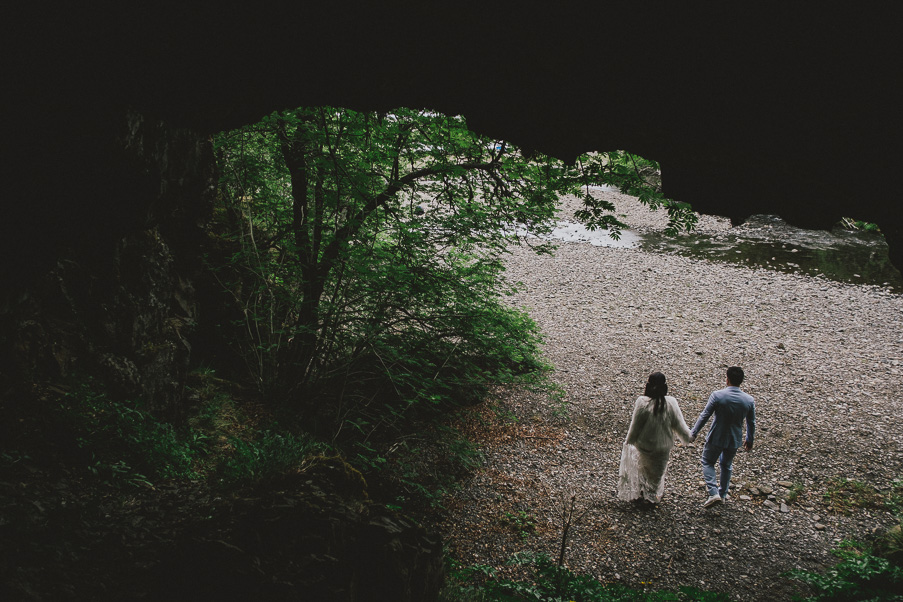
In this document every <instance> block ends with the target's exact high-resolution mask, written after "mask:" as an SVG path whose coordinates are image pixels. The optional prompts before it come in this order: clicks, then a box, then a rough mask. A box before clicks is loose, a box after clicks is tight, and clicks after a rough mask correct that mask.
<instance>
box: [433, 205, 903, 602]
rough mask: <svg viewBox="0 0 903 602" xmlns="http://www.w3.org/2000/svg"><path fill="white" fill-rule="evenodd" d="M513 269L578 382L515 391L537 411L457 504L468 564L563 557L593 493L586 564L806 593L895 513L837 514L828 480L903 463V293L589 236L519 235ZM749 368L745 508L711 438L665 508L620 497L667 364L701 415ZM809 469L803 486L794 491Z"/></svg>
mask: <svg viewBox="0 0 903 602" xmlns="http://www.w3.org/2000/svg"><path fill="white" fill-rule="evenodd" d="M598 194H605V195H606V196H607V198H609V199H610V200H612V201H613V202H615V203H616V205H617V213H619V214H622V215H623V217H622V220H624V221H625V222H626V223H627V224H628V225H630V226H631V227H632V228H635V229H639V230H654V229H662V228H663V227H664V224H665V223H666V222H667V218H666V216H663V215H661V214H653V213H651V212H649V210H648V209H647V208H645V207H643V206H642V205H640V204H639V203H638V202H636V201H635V200H634V199H632V198H630V197H626V196H624V195H621V194H619V193H616V192H611V191H598ZM573 208H574V204H573V203H571V204H566V205H565V208H564V210H563V214H562V216H563V217H566V216H567V214H568V212H569V211H572V210H573ZM728 228H730V224H729V223H728V221H727V220H726V219H723V218H715V217H711V216H704V217H703V218H702V219H701V221H700V230H702V231H704V232H714V231H719V230H726V229H728ZM508 269H509V272H508V274H509V278H510V279H511V280H512V281H516V282H522V283H523V287H522V291H521V292H520V293H518V294H517V295H516V296H514V297H512V298H511V303H512V304H513V305H515V306H518V307H522V308H524V309H526V310H527V311H528V312H529V314H530V315H531V316H532V317H533V319H534V320H536V322H537V323H538V324H539V326H540V328H541V330H542V332H543V333H544V335H545V340H546V342H545V353H546V354H547V356H548V359H549V360H550V361H551V362H552V363H553V364H554V365H555V366H556V368H557V371H556V373H555V375H554V380H555V381H556V382H557V383H558V384H560V386H561V387H562V389H563V392H564V397H563V400H562V402H561V403H556V402H551V401H549V400H548V399H546V398H543V397H540V396H538V395H531V394H526V393H514V394H510V395H506V396H504V397H502V398H501V399H500V404H501V405H502V407H503V408H504V409H505V410H506V411H508V412H510V413H512V414H513V415H515V416H517V419H518V422H517V425H516V426H515V427H514V429H515V432H516V436H512V437H510V438H507V439H505V438H502V439H496V440H492V441H487V442H486V443H485V445H484V451H485V453H486V457H487V461H486V465H485V468H484V469H482V470H480V471H478V472H477V473H476V474H475V475H474V477H473V478H472V479H471V481H470V482H469V483H467V484H466V486H465V488H464V489H463V490H461V491H459V492H456V493H455V494H453V495H452V496H451V497H450V498H449V500H448V504H447V507H448V508H449V509H450V517H449V519H448V520H447V522H446V523H445V525H444V530H445V536H446V538H447V540H448V543H449V547H450V550H451V551H452V553H453V554H454V555H456V556H457V557H458V558H459V560H461V561H462V562H463V563H464V564H466V565H472V564H489V565H493V566H500V565H501V564H502V563H503V562H504V561H505V560H506V559H507V558H508V557H510V555H511V554H512V553H513V552H515V551H518V550H524V549H529V550H534V551H542V552H547V553H549V554H550V555H552V556H553V557H555V556H557V554H558V546H559V545H560V537H561V517H560V514H561V506H562V500H563V499H570V498H571V496H576V497H575V501H576V504H577V507H578V509H579V508H580V507H583V506H586V505H588V504H590V503H593V504H595V505H594V506H593V507H592V509H591V510H590V511H589V512H588V513H587V514H586V516H584V517H583V519H582V520H581V521H580V523H579V524H578V525H577V526H576V527H575V528H573V529H572V530H571V534H570V536H569V546H568V550H567V564H568V566H569V567H570V568H571V569H572V570H574V571H575V572H578V573H586V574H589V575H592V576H594V577H596V578H598V579H600V580H602V581H617V582H621V583H624V584H626V585H629V586H631V587H637V588H643V587H649V588H654V589H663V588H669V589H673V588H676V587H678V586H694V587H699V588H702V589H709V590H715V591H722V592H727V593H729V594H730V595H731V596H732V597H733V598H734V599H737V600H788V599H790V597H791V595H792V594H793V592H794V591H805V590H804V589H803V586H802V585H801V584H800V583H799V582H796V581H790V580H788V579H786V578H784V577H782V576H781V575H782V574H783V573H784V572H785V571H787V570H789V569H793V568H804V569H809V570H812V569H818V568H822V567H824V566H826V565H829V564H833V563H834V562H835V561H836V558H834V557H833V556H832V555H831V554H830V553H829V552H830V550H831V549H832V548H834V547H836V546H837V544H838V542H839V541H840V540H842V539H845V538H855V539H860V540H862V539H867V538H868V537H869V535H870V534H871V533H872V532H873V531H874V530H876V529H882V528H886V527H887V526H889V525H891V524H893V522H894V520H895V519H894V517H893V515H892V514H891V513H890V512H888V511H887V510H885V509H883V508H866V509H862V508H860V509H855V510H853V511H852V512H851V513H850V514H842V513H838V512H834V511H832V510H831V509H830V507H829V504H828V502H829V501H830V500H828V499H827V498H826V497H825V495H824V494H825V492H826V491H827V490H828V487H829V484H830V482H831V479H834V478H846V479H850V480H855V481H861V482H863V483H866V484H868V485H869V486H870V487H875V488H878V489H881V490H886V489H887V488H888V487H889V486H890V483H891V482H892V481H893V480H894V479H901V478H903V422H901V420H900V415H901V413H903V411H901V410H903V391H901V380H903V379H901V375H903V297H901V296H899V295H895V294H892V293H890V292H888V291H886V290H884V289H881V288H878V287H869V286H857V285H851V284H842V283H836V282H831V281H828V280H825V279H821V278H813V277H809V276H803V275H795V274H786V273H782V272H777V271H770V270H765V269H760V268H747V267H743V266H736V265H728V264H724V263H715V262H711V261H707V260H698V259H690V258H686V257H679V256H674V255H664V254H656V253H650V252H644V251H640V250H638V249H631V248H610V247H603V246H592V245H590V244H580V243H567V244H562V245H561V246H560V247H559V249H558V251H557V252H556V253H555V255H553V256H537V255H535V254H534V253H532V252H531V251H530V250H529V249H526V248H516V249H514V250H513V252H512V255H511V257H510V259H509V261H508ZM729 365H739V366H742V367H743V368H744V370H745V371H746V382H745V383H744V385H743V387H742V388H743V389H744V390H746V391H747V392H748V393H750V394H751V395H753V396H754V397H755V399H756V402H757V416H758V421H757V422H758V430H757V437H756V444H755V449H754V450H753V452H751V453H748V454H747V453H743V452H741V453H740V454H738V457H737V459H736V460H735V463H734V479H733V483H734V487H733V489H732V495H731V500H730V501H729V503H727V504H724V505H721V506H715V507H713V508H711V509H706V510H703V509H702V508H701V504H702V502H703V500H704V499H705V493H704V491H703V487H702V485H701V470H700V466H699V454H700V452H701V450H702V438H703V437H700V440H699V441H698V442H697V443H696V444H695V445H691V446H677V447H675V448H674V451H673V452H672V456H671V463H670V466H669V469H668V475H667V477H666V485H665V498H664V501H663V503H662V504H661V505H660V506H658V507H641V506H639V507H638V506H636V505H633V504H626V503H624V502H620V501H618V500H617V498H616V497H615V486H616V485H615V484H616V479H617V471H618V461H619V458H620V452H621V444H622V442H623V438H624V436H625V434H626V430H627V425H628V423H629V420H630V412H631V410H632V407H633V402H634V400H635V399H636V397H637V396H638V395H639V394H641V393H642V390H643V385H644V383H645V381H646V378H647V376H648V374H649V373H650V372H653V371H661V372H664V374H665V375H666V377H667V378H668V384H669V387H670V390H669V394H671V395H674V396H675V397H676V398H677V399H678V402H679V404H680V406H681V408H682V410H683V413H684V416H685V417H686V420H687V423H688V424H689V425H690V426H691V427H692V425H693V423H694V421H695V419H696V417H697V416H698V414H699V412H700V411H701V410H702V408H703V406H704V405H705V401H706V399H707V398H708V395H709V393H710V392H711V391H712V390H713V389H717V388H721V387H722V386H724V372H725V368H726V367H727V366H729ZM562 406H565V407H566V416H565V417H563V418H562V417H560V412H559V410H561V409H562ZM704 432H707V431H704ZM791 483H793V484H794V488H795V489H798V490H800V493H799V495H798V497H796V499H794V500H793V501H792V503H791V502H787V501H786V498H787V496H788V493H789V491H790V489H791V488H790V487H789V485H790V484H791ZM791 497H793V496H791ZM521 513H523V514H521ZM506 514H511V515H522V516H529V517H532V518H533V519H534V520H535V523H536V530H535V533H531V534H529V535H528V536H525V537H522V536H521V535H520V534H518V533H516V532H515V530H513V529H510V528H509V529H507V531H508V533H507V535H506V531H505V529H490V528H489V527H490V526H493V525H499V524H501V523H503V522H504V521H503V520H502V518H503V517H504V516H505V515H506ZM468 525H469V526H471V527H474V529H473V530H472V529H470V528H469V527H468ZM480 525H482V526H483V529H482V532H481V534H477V531H479V529H478V527H479V526H480Z"/></svg>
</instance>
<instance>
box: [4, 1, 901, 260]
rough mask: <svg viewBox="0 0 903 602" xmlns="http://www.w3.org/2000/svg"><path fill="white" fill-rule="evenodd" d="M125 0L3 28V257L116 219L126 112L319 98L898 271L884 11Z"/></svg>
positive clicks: (887, 11)
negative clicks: (646, 167) (450, 127)
mask: <svg viewBox="0 0 903 602" xmlns="http://www.w3.org/2000/svg"><path fill="white" fill-rule="evenodd" d="M122 4H123V5H122V6H120V7H119V8H117V9H115V10H113V11H101V10H100V9H92V8H85V7H84V6H80V5H76V4H66V5H61V6H60V7H50V6H48V5H46V4H43V5H42V4H34V5H33V4H31V3H23V5H22V7H21V8H19V9H18V13H16V12H14V11H11V12H9V14H8V15H7V23H8V25H9V26H10V28H11V29H13V33H11V34H10V35H9V36H8V37H7V40H6V42H7V45H8V48H9V51H8V52H6V53H5V55H6V56H5V59H4V60H5V62H7V63H8V65H7V67H8V68H6V69H5V73H6V74H7V78H6V82H5V86H4V87H5V88H6V96H8V97H12V98H13V100H14V101H15V102H14V108H13V109H12V110H10V111H8V112H7V113H6V114H5V115H4V117H5V121H6V126H5V128H4V135H5V142H4V144H5V146H6V147H7V148H6V150H5V152H4V155H5V158H4V172H5V173H6V177H5V184H6V186H5V190H4V193H3V194H4V196H5V197H6V198H5V200H6V204H7V206H8V208H9V209H8V211H7V215H6V219H4V220H3V222H4V226H5V228H4V230H5V232H4V238H3V245H2V250H3V251H4V256H5V258H6V261H7V262H10V259H12V261H13V262H19V263H21V261H22V258H28V259H29V260H35V261H37V260H39V259H40V258H41V257H42V256H44V255H49V254H51V253H52V249H53V248H54V247H55V245H61V244H70V243H71V244H75V243H77V242H78V241H82V240H86V239H88V240H92V239H96V238H97V237H98V236H116V235H117V234H118V233H119V232H120V231H121V230H122V229H124V228H129V227H134V216H131V215H130V214H129V207H130V203H134V202H135V201H134V199H129V198H128V195H127V194H121V189H122V185H123V182H121V181H119V180H118V179H117V178H118V176H117V175H116V174H117V170H118V169H119V166H118V165H117V160H118V159H117V157H116V147H115V144H112V143H111V140H113V139H115V138H116V137H117V136H118V135H119V129H120V128H121V121H122V115H123V114H124V112H125V111H126V110H127V109H133V110H137V111H140V112H142V113H144V114H146V115H152V116H155V117H159V118H161V119H164V120H166V121H167V122H169V123H171V124H172V125H173V126H176V127H186V128H190V129H192V130H195V131H197V132H200V133H202V134H208V133H212V132H215V131H218V130H221V129H225V128H231V127H234V126H237V125H239V124H243V123H247V122H250V121H253V120H256V119H257V118H259V117H260V116H262V115H264V114H266V113H268V112H270V111H273V110H276V109H280V108H287V107H293V106H299V105H314V104H331V105H343V106H348V107H352V108H360V109H363V108H369V109H374V108H391V107H395V106H400V105H405V106H417V107H421V106H422V107H429V108H432V109H435V110H438V111H443V112H448V113H455V114H464V115H466V116H467V118H468V119H469V122H470V123H471V125H472V126H473V127H474V128H475V129H478V130H480V131H482V132H483V133H486V134H489V135H492V136H497V137H500V138H505V139H509V140H511V141H513V142H515V143H517V144H519V145H522V146H524V147H528V148H532V149H536V150H538V151H541V152H544V153H547V154H552V155H556V156H558V157H561V158H565V159H569V158H573V157H575V156H576V155H578V154H579V153H582V152H584V151H588V150H610V149H626V150H629V151H632V152H635V153H638V154H641V155H643V156H647V157H650V158H654V159H657V160H659V161H660V162H661V163H662V166H663V175H664V186H665V192H666V193H667V194H668V195H669V196H671V197H673V198H676V199H678V200H683V201H688V202H690V203H692V204H693V205H694V207H695V208H697V209H699V210H701V211H703V212H706V213H714V214H720V215H727V216H730V217H731V218H732V219H734V220H735V221H742V220H743V219H744V218H745V217H746V216H748V215H750V214H754V213H777V214H780V215H782V216H783V217H785V218H786V219H788V220H789V221H791V222H792V223H794V224H796V225H799V226H803V227H813V228H829V227H830V226H831V225H832V224H833V223H835V222H836V221H837V220H838V219H839V218H840V217H841V216H842V215H848V214H849V215H852V216H853V217H855V218H856V219H862V220H867V221H874V222H877V223H878V224H879V225H880V226H881V227H882V229H883V230H884V232H885V234H886V236H887V237H888V239H889V242H890V244H891V254H892V257H893V259H894V261H895V263H896V265H898V266H901V265H903V248H901V247H903V229H901V225H903V217H901V215H900V212H899V211H898V209H899V201H897V190H896V188H897V187H896V182H895V179H896V178H895V172H896V170H897V169H898V168H899V166H900V165H901V159H903V156H901V154H903V153H901V148H903V144H901V134H903V128H901V116H900V106H901V104H903V103H901V102H900V101H901V100H903V98H901V95H900V90H899V88H900V79H901V74H903V69H901V67H903V59H901V57H903V52H900V48H899V43H898V40H899V31H900V25H901V24H903V23H901V18H900V16H901V9H898V8H892V7H891V4H890V3H887V4H886V5H884V6H880V7H879V6H872V5H863V6H862V7H861V8H859V7H853V6H852V5H830V7H829V6H828V5H825V4H821V5H817V6H816V5H811V4H807V5H805V6H802V7H800V6H778V5H775V6H763V5H758V4H757V5H751V6H749V7H744V8H733V7H731V8H727V7H725V6H718V7H717V8H715V7H714V5H707V8H705V9H699V8H692V9H690V8H687V7H686V6H685V5H683V4H682V3H681V4H671V5H668V6H667V7H661V6H654V5H649V4H646V5H643V6H641V7H637V6H636V5H635V4H634V3H630V5H628V6H625V3H620V4H608V3H600V2H576V3H568V4H567V5H566V6H559V5H556V4H545V5H540V7H534V6H533V5H528V4H524V3H508V2H502V3H482V2H481V3H473V2H463V3H462V2H458V3H439V2H429V1H427V2H411V1H408V0H395V1H392V2H385V3H360V2H338V3H333V2H320V3H315V4H311V3H303V2H299V3H295V4H292V5H283V6H281V7H280V8H279V9H278V10H277V9H274V8H273V7H272V6H267V7H264V6H263V5H260V6H258V5H257V4H252V3H237V2H231V3H221V4H220V5H219V6H214V7H213V8H210V7H207V6H203V7H202V6H193V5H186V6H183V7H180V8H179V9H174V10H166V9H164V8H161V7H160V6H158V5H151V6H150V7H147V8H139V7H135V6H131V3H122ZM245 4H247V5H245ZM785 4H786V3H785ZM119 197H122V198H119Z"/></svg>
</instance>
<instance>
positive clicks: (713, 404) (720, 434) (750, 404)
mask: <svg viewBox="0 0 903 602" xmlns="http://www.w3.org/2000/svg"><path fill="white" fill-rule="evenodd" d="M712 414H714V415H715V419H714V420H713V421H712V427H711V428H710V429H709V434H708V435H707V436H706V439H705V442H706V446H709V445H712V446H717V447H723V448H733V449H737V448H738V447H740V445H742V443H743V421H744V420H746V441H747V442H748V443H749V444H750V445H751V444H752V442H753V436H754V435H755V434H756V402H755V400H754V399H753V398H752V395H749V394H747V393H744V392H743V391H741V390H740V387H734V386H729V387H725V388H724V389H720V390H718V391H715V392H714V393H712V394H711V395H710V396H709V402H708V403H707V404H705V408H704V409H703V410H702V413H701V414H700V415H699V418H698V419H697V420H696V424H695V425H693V428H692V430H690V434H691V435H693V436H694V437H695V436H696V434H697V433H699V431H700V430H702V427H704V426H705V423H706V422H707V421H708V419H709V417H710V416H711V415H712Z"/></svg>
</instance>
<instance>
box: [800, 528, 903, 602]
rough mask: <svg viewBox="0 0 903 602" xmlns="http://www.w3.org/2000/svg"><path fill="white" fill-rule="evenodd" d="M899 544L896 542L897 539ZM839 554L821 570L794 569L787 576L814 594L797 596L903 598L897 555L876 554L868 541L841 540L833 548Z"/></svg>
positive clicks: (809, 601) (810, 601)
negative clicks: (893, 557) (832, 562)
mask: <svg viewBox="0 0 903 602" xmlns="http://www.w3.org/2000/svg"><path fill="white" fill-rule="evenodd" d="M897 545H899V542H898V543H897ZM833 554H834V555H835V556H837V557H838V558H840V562H838V563H837V564H836V565H835V566H833V567H831V568H829V569H827V570H825V571H822V572H812V571H802V570H794V571H790V572H788V573H787V576H789V577H791V578H793V579H796V580H798V581H801V582H803V583H806V584H807V585H809V586H810V587H811V588H812V590H813V591H814V592H815V594H814V595H813V596H809V597H806V598H798V599H799V600H802V601H804V602H846V601H862V602H866V601H869V602H871V601H875V602H878V601H882V602H883V601H888V600H903V567H901V566H900V564H899V558H898V559H897V561H896V562H894V561H893V560H892V559H890V558H886V557H884V556H881V555H878V550H876V548H875V547H873V546H870V545H868V544H863V543H861V542H856V541H844V542H842V543H841V545H840V547H839V548H837V549H835V550H833Z"/></svg>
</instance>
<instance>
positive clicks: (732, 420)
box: [618, 366, 756, 508]
mask: <svg viewBox="0 0 903 602" xmlns="http://www.w3.org/2000/svg"><path fill="white" fill-rule="evenodd" d="M742 382H743V369H742V368H739V367H737V366H731V367H730V368H728V369H727V386H726V387H725V388H723V389H719V390H718V391H715V392H714V393H712V394H711V395H710V396H709V401H708V403H706V406H705V408H704V409H703V410H702V413H701V414H700V415H699V418H698V419H697V420H696V424H695V425H694V426H693V428H692V429H688V428H687V423H686V422H685V421H684V417H683V414H682V413H681V411H680V408H679V407H678V405H677V400H676V399H675V398H674V397H671V396H670V395H668V385H667V384H666V383H665V375H664V374H662V373H661V372H653V373H652V374H651V375H650V376H649V381H648V382H647V383H646V390H645V392H644V393H643V395H641V396H640V397H639V398H638V399H637V400H636V404H635V405H634V409H633V419H632V420H631V421H630V428H629V429H628V431H627V439H626V440H625V441H624V448H623V450H622V451H621V467H620V471H619V478H618V498H620V499H622V500H625V501H634V500H646V501H648V502H652V503H654V504H657V503H658V502H660V501H661V499H662V494H663V493H664V490H665V472H666V470H667V468H668V458H669V457H670V455H671V448H672V447H673V446H674V435H675V434H676V435H677V436H678V437H680V439H682V440H683V441H684V442H686V443H692V442H693V441H695V440H696V435H697V434H698V433H699V431H700V430H701V429H702V427H704V426H705V424H706V422H708V420H709V418H710V417H712V416H714V417H715V418H714V420H713V421H712V426H711V428H710V429H709V434H708V436H707V437H706V441H705V447H704V448H703V450H702V475H703V478H704V479H705V485H706V489H707V490H708V498H707V499H706V501H705V502H704V503H703V506H704V507H705V508H708V507H710V506H713V505H715V504H718V503H721V502H723V501H724V500H725V499H727V491H728V488H729V487H730V483H731V468H732V464H733V461H734V456H735V455H736V453H737V450H738V449H739V448H740V445H741V443H742V444H743V447H744V448H745V449H746V451H750V450H752V447H753V436H754V435H755V431H756V404H755V400H753V398H752V396H750V395H748V394H747V393H744V392H743V391H741V390H740V384H741V383H742ZM744 421H745V422H746V440H745V441H743V422H744ZM716 463H717V464H720V465H721V479H720V484H719V480H718V478H717V475H716V471H715V464H716Z"/></svg>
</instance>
